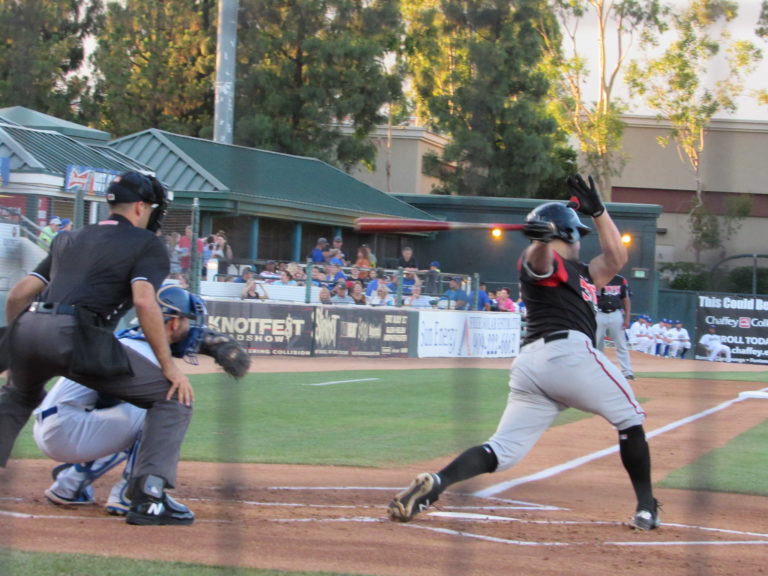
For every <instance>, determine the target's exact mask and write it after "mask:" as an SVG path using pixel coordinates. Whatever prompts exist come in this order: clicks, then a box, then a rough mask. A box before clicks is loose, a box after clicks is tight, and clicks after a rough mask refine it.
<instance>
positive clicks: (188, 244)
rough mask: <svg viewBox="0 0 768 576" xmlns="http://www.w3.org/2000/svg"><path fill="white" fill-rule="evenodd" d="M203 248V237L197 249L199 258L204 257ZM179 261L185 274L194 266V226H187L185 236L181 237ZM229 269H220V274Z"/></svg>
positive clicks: (199, 240) (199, 239) (198, 241)
mask: <svg viewBox="0 0 768 576" xmlns="http://www.w3.org/2000/svg"><path fill="white" fill-rule="evenodd" d="M203 248H204V243H203V239H202V238H198V239H197V244H196V249H197V256H198V258H202V255H203ZM178 249H179V256H180V257H179V263H180V264H181V272H182V273H183V274H188V273H189V270H190V267H191V266H192V226H187V227H186V228H184V236H182V237H181V238H179V244H178ZM226 273H227V271H226V270H224V271H223V272H222V271H221V270H219V274H226Z"/></svg>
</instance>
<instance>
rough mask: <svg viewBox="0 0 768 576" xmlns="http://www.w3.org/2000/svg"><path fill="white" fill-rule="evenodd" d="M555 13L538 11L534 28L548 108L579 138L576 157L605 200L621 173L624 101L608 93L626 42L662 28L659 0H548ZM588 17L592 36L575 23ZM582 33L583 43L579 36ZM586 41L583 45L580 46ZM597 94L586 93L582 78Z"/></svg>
mask: <svg viewBox="0 0 768 576" xmlns="http://www.w3.org/2000/svg"><path fill="white" fill-rule="evenodd" d="M550 3H551V5H552V11H553V13H554V14H555V16H556V18H555V19H553V18H551V17H550V16H549V14H548V13H546V12H543V13H542V18H540V20H539V22H538V29H539V32H540V33H541V35H542V38H543V39H544V46H545V47H546V58H547V62H548V65H549V70H550V79H551V81H552V93H551V102H552V110H553V113H554V114H555V116H556V118H557V119H558V123H559V125H560V127H561V128H562V129H563V130H564V131H566V132H567V133H569V134H572V135H574V136H575V137H576V138H577V139H578V140H579V148H580V151H581V155H582V161H583V163H584V164H585V165H586V166H585V167H586V169H587V171H588V172H590V173H591V174H592V175H593V176H594V178H595V180H596V181H597V184H598V186H599V187H600V190H601V191H602V192H603V195H604V196H605V199H606V200H610V199H611V181H612V179H613V177H615V176H618V175H620V174H621V172H622V170H623V169H624V164H625V163H626V158H625V157H624V155H623V154H622V153H621V143H622V138H623V135H624V121H623V120H622V119H621V115H622V114H623V113H624V112H625V111H626V110H627V105H626V103H625V102H623V101H621V100H620V99H618V98H616V97H615V96H614V90H615V88H616V83H617V81H618V80H619V78H620V75H621V72H622V69H623V68H624V66H625V64H626V59H627V57H628V55H629V53H630V48H631V46H632V44H633V42H634V41H635V40H636V37H637V36H644V37H653V36H654V35H655V34H656V33H658V32H660V31H662V30H663V29H664V26H665V25H664V15H665V13H666V11H665V8H664V7H663V6H662V4H661V3H660V2H659V0H619V1H613V0H550ZM592 19H594V21H595V26H596V38H593V37H592V36H591V35H585V34H584V33H583V32H581V30H580V28H581V27H582V26H583V25H586V24H589V23H590V22H591V20H592ZM585 37H586V38H588V39H589V40H588V42H589V43H588V44H586V42H585V41H584V38H585ZM585 44H586V46H585ZM595 45H596V48H597V62H598V64H597V74H596V75H595V76H594V80H592V79H590V78H589V76H590V71H589V68H588V65H587V57H586V56H585V53H586V52H587V51H588V49H590V50H591V49H594V47H595ZM590 82H592V83H593V84H595V85H596V86H595V87H596V88H597V89H596V90H594V92H596V93H597V95H598V96H597V100H596V101H590V100H589V99H588V98H589V96H588V90H587V86H588V84H589V83H590Z"/></svg>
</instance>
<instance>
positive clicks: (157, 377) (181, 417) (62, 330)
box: [0, 312, 192, 488]
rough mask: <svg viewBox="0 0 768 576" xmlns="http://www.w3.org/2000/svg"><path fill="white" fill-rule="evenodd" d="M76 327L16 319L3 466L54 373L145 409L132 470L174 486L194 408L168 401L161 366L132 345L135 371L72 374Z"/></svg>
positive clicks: (0, 393)
mask: <svg viewBox="0 0 768 576" xmlns="http://www.w3.org/2000/svg"><path fill="white" fill-rule="evenodd" d="M74 332H75V317H74V316H68V315H59V314H40V313H35V312H26V313H24V314H23V315H22V316H21V317H20V318H19V319H18V320H17V321H16V325H15V327H14V330H13V336H12V338H11V343H10V345H11V368H10V375H9V378H8V384H6V385H5V386H4V387H3V388H2V389H0V466H5V464H6V462H7V461H8V457H9V456H10V453H11V449H12V448H13V444H14V442H15V440H16V437H17V436H18V435H19V432H20V431H21V429H22V428H23V427H24V424H26V422H27V420H28V419H29V416H30V414H31V413H32V411H33V410H34V409H35V407H36V406H37V405H38V404H39V403H40V402H41V401H42V399H43V397H44V396H45V389H44V387H45V383H46V382H47V381H48V380H49V379H50V378H52V377H53V376H66V377H67V378H71V379H73V380H76V381H77V382H79V383H81V384H82V385H83V386H87V387H88V388H93V389H94V390H98V391H99V392H103V393H105V394H111V395H113V396H117V397H118V398H120V399H122V400H125V401H126V402H130V403H131V404H135V405H136V406H138V407H140V408H146V409H147V416H146V420H145V422H144V432H143V435H142V437H143V441H142V444H141V449H140V450H139V455H138V458H137V460H136V465H135V467H134V470H133V475H134V476H135V477H137V478H138V477H141V476H144V475H145V474H154V475H156V476H160V477H162V478H164V479H165V480H166V482H167V484H168V487H169V488H173V487H174V486H175V485H176V468H177V466H178V462H179V451H180V450H181V443H182V442H183V440H184V435H185V434H186V433H187V428H188V427H189V421H190V419H191V418H192V408H191V407H188V406H185V405H184V404H181V403H180V402H178V401H176V400H166V399H165V396H166V394H167V393H168V389H169V388H170V384H169V383H168V381H167V380H166V379H165V377H164V376H163V373H162V371H161V370H160V368H159V367H158V366H156V365H155V364H153V363H152V362H150V361H149V360H147V359H146V358H144V357H143V356H142V355H141V354H139V353H138V352H136V351H135V350H131V349H130V348H128V349H126V353H127V354H128V358H129V360H130V363H131V367H132V368H133V372H134V374H133V376H119V377H110V378H94V377H89V378H84V377H82V376H77V377H75V376H74V375H72V374H71V373H70V372H69V364H70V358H71V356H72V340H73V335H74Z"/></svg>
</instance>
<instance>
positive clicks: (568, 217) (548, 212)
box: [525, 202, 592, 244]
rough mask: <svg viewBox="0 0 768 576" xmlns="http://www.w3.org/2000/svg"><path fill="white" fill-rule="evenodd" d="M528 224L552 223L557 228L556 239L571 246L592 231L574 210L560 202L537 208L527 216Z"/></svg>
mask: <svg viewBox="0 0 768 576" xmlns="http://www.w3.org/2000/svg"><path fill="white" fill-rule="evenodd" d="M525 220H526V222H551V223H553V224H554V225H555V227H556V228H557V233H556V234H555V238H560V239H561V240H564V241H565V242H568V243H569V244H574V243H576V242H578V241H579V240H580V239H581V237H582V236H586V235H587V234H589V233H590V232H591V231H592V229H591V228H590V227H589V226H585V225H584V224H583V223H582V222H581V220H579V215H578V214H577V213H576V211H575V210H574V209H573V208H569V207H568V206H567V205H565V204H562V203H560V202H547V203H545V204H542V205H541V206H537V207H536V208H534V209H533V210H531V212H530V213H529V214H528V216H526V218H525Z"/></svg>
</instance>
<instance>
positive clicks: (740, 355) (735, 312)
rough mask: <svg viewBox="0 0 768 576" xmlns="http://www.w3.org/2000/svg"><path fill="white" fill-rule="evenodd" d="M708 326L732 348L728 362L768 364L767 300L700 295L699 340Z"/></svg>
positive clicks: (697, 331) (697, 324)
mask: <svg viewBox="0 0 768 576" xmlns="http://www.w3.org/2000/svg"><path fill="white" fill-rule="evenodd" d="M711 326H714V327H715V331H716V333H717V334H718V335H719V336H720V340H721V342H722V343H723V344H725V345H726V346H728V347H729V348H730V349H731V361H733V362H745V363H750V364H768V299H765V298H760V297H757V296H751V297H750V296H743V297H742V296H722V295H707V294H700V295H699V307H698V311H697V321H696V333H697V335H698V338H699V339H701V337H702V336H703V335H704V334H706V333H707V330H708V329H709V328H710V327H711ZM699 357H700V356H699Z"/></svg>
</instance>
